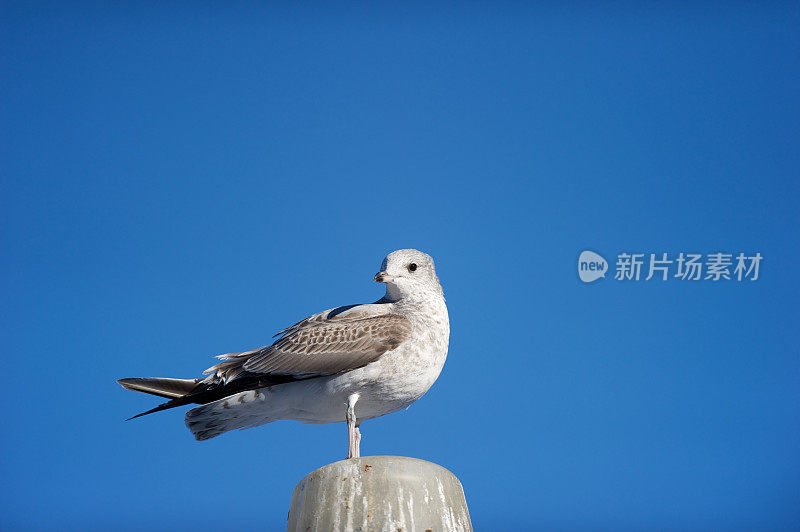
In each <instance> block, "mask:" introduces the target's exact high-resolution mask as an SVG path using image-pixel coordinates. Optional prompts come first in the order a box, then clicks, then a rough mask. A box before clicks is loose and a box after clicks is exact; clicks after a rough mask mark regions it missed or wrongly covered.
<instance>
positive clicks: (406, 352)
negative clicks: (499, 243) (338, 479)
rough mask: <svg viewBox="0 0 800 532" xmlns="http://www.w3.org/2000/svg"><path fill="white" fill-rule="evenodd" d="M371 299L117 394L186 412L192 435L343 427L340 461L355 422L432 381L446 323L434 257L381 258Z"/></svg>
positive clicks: (443, 349) (126, 383)
mask: <svg viewBox="0 0 800 532" xmlns="http://www.w3.org/2000/svg"><path fill="white" fill-rule="evenodd" d="M374 281H375V282H378V283H385V284H386V295H384V296H383V297H382V298H381V299H379V300H378V301H376V302H375V303H369V304H361V305H347V306H342V307H337V308H333V309H329V310H326V311H324V312H320V313H318V314H314V315H312V316H309V317H307V318H305V319H304V320H302V321H299V322H297V323H295V324H294V325H292V326H291V327H287V328H286V329H284V330H282V331H280V332H279V333H277V334H276V335H275V337H277V340H275V342H274V343H273V344H272V345H268V346H265V347H261V348H258V349H254V350H252V351H245V352H242V353H227V354H224V355H219V356H218V357H217V358H218V359H220V360H221V362H220V363H218V364H216V365H215V366H212V367H210V368H209V369H207V370H206V371H205V372H203V374H204V375H208V376H207V377H205V378H202V379H171V378H128V379H120V380H118V381H117V382H118V383H119V384H121V385H122V387H123V388H126V389H128V390H134V391H137V392H144V393H148V394H152V395H157V396H160V397H165V398H168V399H169V401H167V402H165V403H163V404H161V405H159V406H157V407H155V408H153V409H152V410H148V411H147V412H142V413H141V414H138V415H136V416H133V417H132V418H130V419H134V418H137V417H140V416H144V415H146V414H151V413H153V412H158V411H161V410H166V409H168V408H174V407H177V406H183V405H188V404H199V405H200V406H197V407H194V408H192V409H191V410H189V411H188V412H186V426H187V427H188V429H189V430H190V431H191V432H192V434H193V435H194V437H195V439H197V440H199V441H202V440H208V439H211V438H214V437H216V436H219V435H220V434H223V433H225V432H228V431H230V430H234V429H247V428H252V427H258V426H260V425H264V424H266V423H271V422H273V421H277V420H282V419H286V420H296V421H301V422H303V423H311V424H323V423H339V422H346V423H347V434H348V453H347V458H358V457H360V455H361V452H360V443H361V431H360V429H359V427H360V425H361V422H362V421H364V420H367V419H373V418H376V417H379V416H383V415H386V414H390V413H392V412H396V411H398V410H402V409H403V408H406V407H408V406H409V405H411V403H413V402H414V401H416V400H417V399H419V398H420V397H422V395H423V394H425V392H427V391H428V389H429V388H430V387H431V386H432V385H433V383H434V381H436V379H437V378H438V377H439V374H440V373H441V371H442V367H443V366H444V362H445V359H446V358H447V349H448V345H449V340H450V321H449V318H448V315H447V306H446V305H445V300H444V294H443V292H442V287H441V285H440V284H439V278H438V277H437V276H436V270H435V268H434V264H433V259H432V258H431V257H430V256H429V255H427V254H425V253H422V252H421V251H417V250H416V249H401V250H398V251H394V252H392V253H390V254H389V255H387V256H386V258H384V259H383V262H382V264H381V270H380V271H379V272H378V273H377V274H375V278H374Z"/></svg>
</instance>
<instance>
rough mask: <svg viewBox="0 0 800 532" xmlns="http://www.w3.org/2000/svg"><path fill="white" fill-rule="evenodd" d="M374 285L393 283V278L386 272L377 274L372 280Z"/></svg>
mask: <svg viewBox="0 0 800 532" xmlns="http://www.w3.org/2000/svg"><path fill="white" fill-rule="evenodd" d="M373 280H374V281H375V282H376V283H390V282H392V281H394V277H392V276H391V275H389V274H388V273H386V272H378V273H376V274H375V279H373Z"/></svg>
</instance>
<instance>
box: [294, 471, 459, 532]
mask: <svg viewBox="0 0 800 532" xmlns="http://www.w3.org/2000/svg"><path fill="white" fill-rule="evenodd" d="M286 529H287V531H288V532H306V531H313V530H326V531H328V530H330V531H345V530H346V531H350V530H353V531H372V530H376V531H391V532H428V531H435V532H440V531H448V532H451V531H453V532H454V531H458V532H462V531H470V532H471V531H472V523H471V522H470V519H469V511H468V510H467V501H466V499H465V497H464V490H463V488H462V487H461V482H459V481H458V478H456V476H455V475H453V474H452V473H451V472H450V471H448V470H447V469H445V468H443V467H442V466H439V465H436V464H434V463H432V462H426V461H425V460H418V459H416V458H407V457H403V456H365V457H363V458H351V459H349V460H342V461H341V462H334V463H333V464H328V465H326V466H324V467H321V468H319V469H317V470H316V471H314V472H313V473H310V474H308V475H307V476H306V477H305V478H304V479H303V480H301V481H300V483H299V484H297V487H295V489H294V493H292V503H291V507H290V508H289V524H288V526H287V528H286Z"/></svg>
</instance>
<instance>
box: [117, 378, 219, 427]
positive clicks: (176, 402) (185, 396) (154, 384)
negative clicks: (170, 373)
mask: <svg viewBox="0 0 800 532" xmlns="http://www.w3.org/2000/svg"><path fill="white" fill-rule="evenodd" d="M201 381H202V379H167V378H130V379H119V380H118V381H117V382H118V383H119V384H120V386H122V387H123V388H125V389H126V390H133V391H135V392H143V393H149V394H151V395H157V396H159V397H166V398H168V399H169V401H167V402H166V403H161V404H160V405H158V406H157V407H155V408H151V409H150V410H148V411H147V412H142V413H141V414H136V415H135V416H133V417H129V418H128V421H130V420H131V419H136V418H137V417H142V416H146V415H147V414H152V413H153V412H160V411H161V410H167V409H169V408H175V407H176V406H182V405H185V404H189V403H193V402H194V395H195V394H194V393H193V392H196V391H198V388H205V387H204V386H201V385H200V382H201Z"/></svg>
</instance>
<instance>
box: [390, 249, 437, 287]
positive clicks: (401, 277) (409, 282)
mask: <svg viewBox="0 0 800 532" xmlns="http://www.w3.org/2000/svg"><path fill="white" fill-rule="evenodd" d="M375 282H376V283H386V295H387V296H389V298H390V299H401V298H404V297H408V296H410V295H414V294H424V293H427V292H434V293H436V294H439V295H441V294H442V287H441V285H440V284H439V278H438V277H436V268H434V266H433V259H432V258H431V257H430V255H427V254H425V253H423V252H421V251H417V250H416V249H398V250H397V251H393V252H391V253H389V254H388V255H386V258H385V259H383V262H382V263H381V271H379V272H378V273H376V274H375Z"/></svg>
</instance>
